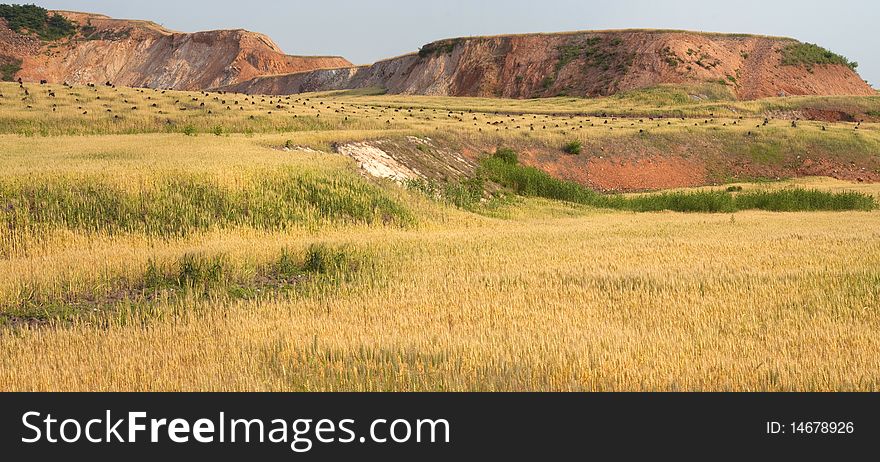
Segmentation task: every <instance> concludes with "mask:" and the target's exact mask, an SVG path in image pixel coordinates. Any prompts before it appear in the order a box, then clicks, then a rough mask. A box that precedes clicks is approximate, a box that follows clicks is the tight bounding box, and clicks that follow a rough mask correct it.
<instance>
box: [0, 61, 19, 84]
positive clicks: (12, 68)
mask: <svg viewBox="0 0 880 462" xmlns="http://www.w3.org/2000/svg"><path fill="white" fill-rule="evenodd" d="M20 70H21V60H20V59H14V60H12V61H11V62H7V63H4V64H0V80H2V81H4V82H12V81H13V80H15V74H17V73H18V71H20Z"/></svg>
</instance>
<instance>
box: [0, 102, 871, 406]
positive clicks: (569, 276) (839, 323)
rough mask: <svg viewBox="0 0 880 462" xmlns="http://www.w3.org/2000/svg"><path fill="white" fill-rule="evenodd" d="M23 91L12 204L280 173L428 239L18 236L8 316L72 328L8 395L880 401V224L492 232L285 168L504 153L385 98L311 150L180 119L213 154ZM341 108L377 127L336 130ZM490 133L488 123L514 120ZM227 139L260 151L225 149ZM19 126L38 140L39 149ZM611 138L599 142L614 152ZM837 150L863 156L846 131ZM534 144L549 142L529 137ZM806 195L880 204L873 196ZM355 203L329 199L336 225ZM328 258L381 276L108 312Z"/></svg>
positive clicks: (489, 225) (283, 234)
mask: <svg viewBox="0 0 880 462" xmlns="http://www.w3.org/2000/svg"><path fill="white" fill-rule="evenodd" d="M14 91H17V86H15V87H9V86H4V87H3V93H5V94H6V96H7V98H6V99H4V100H2V105H0V120H2V121H3V122H2V123H0V127H6V128H5V129H0V131H2V132H4V133H7V134H5V135H0V184H2V185H8V184H11V183H13V182H20V183H23V184H32V185H48V186H52V185H57V184H61V182H67V183H69V184H76V183H77V182H78V181H83V180H84V179H88V180H90V181H92V180H94V181H97V182H98V183H96V184H99V185H101V187H106V188H116V189H118V190H120V191H126V192H137V191H141V190H143V189H145V188H146V189H149V188H151V187H153V186H154V184H155V183H154V182H155V181H157V180H156V178H174V177H175V176H186V175H198V176H200V177H204V178H206V179H207V181H210V182H212V184H216V185H218V187H221V188H224V190H230V191H235V190H247V188H249V187H252V185H254V184H258V183H255V181H257V180H259V179H261V178H265V177H266V176H267V175H269V176H271V175H272V174H273V172H278V171H280V170H284V171H293V172H296V173H297V174H298V175H299V176H301V177H303V178H312V177H315V176H318V177H332V178H336V179H339V180H340V181H342V180H344V181H345V182H347V183H346V184H351V185H356V186H357V187H361V186H363V187H365V188H366V187H368V188H371V189H370V191H375V192H374V193H375V194H377V195H378V196H379V197H381V198H382V199H383V200H385V199H387V200H389V201H393V202H394V203H396V204H399V205H400V206H401V207H402V208H403V209H404V210H405V211H406V213H408V214H410V215H411V216H412V217H413V221H412V222H410V223H398V222H395V221H390V222H388V221H383V220H377V221H350V220H341V221H340V220H321V219H317V218H306V219H305V220H304V221H303V222H295V223H290V224H288V225H287V226H283V227H266V228H256V227H254V226H251V225H248V224H240V223H239V224H235V223H233V224H228V223H227V224H225V225H222V226H221V225H220V224H218V225H217V226H214V227H210V228H209V229H197V230H195V231H194V232H191V233H188V234H185V235H180V236H166V235H156V234H150V233H147V232H142V231H138V230H134V231H120V230H118V229H113V228H110V227H109V226H108V227H106V228H105V229H98V230H88V231H84V230H82V229H78V228H76V227H68V226H63V225H61V224H57V223H56V225H53V226H54V227H50V228H45V229H42V228H41V229H38V230H32V229H31V230H29V229H23V228H17V227H16V226H17V225H16V224H15V223H12V224H10V223H11V222H8V221H7V222H4V223H2V224H3V226H2V227H0V242H10V240H15V242H17V243H18V246H7V247H6V249H7V252H6V253H5V254H4V255H2V256H0V274H3V276H2V277H0V312H6V313H10V312H13V311H14V310H15V309H17V308H18V307H20V306H23V305H26V304H27V303H28V302H29V301H33V300H38V301H39V300H47V301H50V302H51V304H52V305H51V306H50V305H49V303H48V302H46V305H45V308H46V309H47V310H48V309H49V308H51V309H58V308H59V307H60V308H62V309H67V310H69V311H72V312H73V313H72V314H73V315H74V316H72V317H71V318H70V319H72V320H68V321H58V322H56V323H49V324H44V323H37V324H33V325H28V324H25V325H18V324H16V325H15V326H10V325H7V326H0V390H17V391H23V390H28V391H30V390H86V391H97V390H113V391H120V390H309V391H315V390H383V391H384V390H395V391H398V390H399V391H404V390H406V391H409V390H492V391H495V390H823V391H826V390H827V391H830V390H870V391H878V390H880V359H878V356H877V355H876V352H877V351H878V349H880V316H878V307H880V231H878V230H880V211H873V212H839V213H819V212H809V213H767V212H739V213H736V214H734V215H717V214H716V215H705V214H677V213H645V214H634V213H627V212H610V211H603V210H596V209H591V208H588V207H583V206H575V205H570V204H565V203H560V202H552V201H545V200H537V199H519V200H515V201H511V202H509V203H506V204H505V205H501V206H500V208H499V209H497V210H495V211H493V213H492V214H491V215H492V216H491V217H490V216H481V215H477V214H473V213H468V212H465V211H462V210H458V209H455V208H452V207H449V206H445V205H442V204H438V203H435V202H432V201H429V200H427V199H425V198H424V197H421V196H419V195H418V194H415V193H411V192H407V191H404V190H402V189H400V188H399V187H396V186H393V185H388V184H373V183H372V182H371V181H369V180H366V179H363V178H361V177H360V176H359V175H358V174H357V172H356V166H355V165H353V163H352V162H351V161H350V160H347V159H345V158H343V157H341V156H337V155H333V154H328V153H321V152H307V151H301V150H297V149H293V150H291V151H289V152H284V151H279V150H277V149H271V147H273V146H276V147H277V146H280V145H282V144H284V142H285V141H286V140H288V139H289V140H291V141H292V143H293V144H294V145H296V146H312V147H319V148H324V149H328V148H329V145H330V143H332V142H334V141H345V140H356V139H367V138H378V137H383V136H389V135H390V134H402V133H436V132H437V131H438V130H439V131H441V132H443V133H444V136H461V137H478V136H481V137H486V138H485V139H484V142H487V143H488V142H491V141H493V140H492V139H491V137H492V136H496V135H492V134H491V133H482V134H481V133H480V132H479V131H477V129H476V128H473V126H472V125H471V124H465V123H464V122H462V121H456V120H454V118H453V117H450V116H449V115H448V114H447V113H446V112H443V111H440V112H437V113H433V112H430V115H425V113H421V115H418V114H416V115H412V116H409V115H408V113H407V115H402V114H401V113H393V110H390V111H391V112H387V111H389V110H388V109H383V108H381V107H379V106H377V105H374V104H378V103H379V102H378V101H372V100H368V99H367V98H378V97H376V96H369V97H366V96H365V97H360V98H364V99H363V100H361V99H358V98H359V97H356V96H345V97H344V98H350V100H344V101H343V100H337V99H338V98H342V97H333V96H327V97H323V96H322V97H314V96H311V98H313V99H312V101H310V102H309V103H313V102H317V101H319V100H321V101H324V102H325V107H326V105H328V104H331V105H332V106H331V109H330V110H327V109H324V110H323V111H322V112H321V114H322V115H321V118H323V119H325V121H322V122H321V123H322V124H326V125H320V126H318V125H314V126H306V125H303V126H297V127H294V129H293V130H290V129H289V128H290V127H289V123H290V120H289V119H290V118H291V117H292V115H291V114H288V115H286V116H284V117H280V116H279V118H278V120H273V119H271V118H267V119H265V120H263V121H262V122H259V123H261V124H263V125H249V124H252V122H250V121H249V120H250V119H249V116H247V115H245V116H243V117H242V116H240V115H236V116H235V117H233V116H231V115H230V116H228V118H226V119H224V118H211V117H209V116H210V115H208V114H204V115H200V116H198V118H196V119H190V117H196V116H191V115H182V114H181V113H182V112H186V113H189V112H190V111H180V113H175V115H174V116H173V120H172V125H173V126H175V127H180V126H184V125H187V124H194V125H195V126H196V127H197V128H198V127H203V128H205V129H206V130H205V131H204V132H202V131H201V128H199V129H198V130H197V131H198V133H197V134H198V136H195V137H193V136H184V135H183V134H182V133H165V132H166V131H174V132H176V131H177V130H176V129H175V130H165V129H164V128H163V127H164V124H165V122H164V121H161V120H160V121H157V120H155V119H154V117H153V116H144V117H140V118H136V119H135V120H133V121H132V122H131V123H130V124H129V125H126V126H125V128H124V129H116V128H113V127H114V126H113V125H110V124H112V123H114V122H107V121H106V120H104V119H101V120H98V119H95V120H92V119H88V118H85V119H83V120H82V121H80V120H79V119H78V118H77V117H74V116H75V114H74V113H73V111H74V109H72V108H70V107H67V109H65V110H66V111H69V112H70V117H68V118H59V119H52V116H51V115H46V114H43V115H39V114H36V113H32V112H28V110H27V109H23V108H21V107H19V106H20V104H21V103H20V102H18V101H16V102H15V103H14V105H13V103H12V102H10V101H9V99H10V98H9V95H10V94H11V93H12V92H14ZM75 91H76V92H87V91H91V90H88V89H75ZM111 91H113V89H108V88H100V89H98V91H97V92H104V93H101V94H105V93H109V92H111ZM119 92H126V95H128V96H131V94H133V93H135V91H134V90H130V89H119ZM137 94H138V95H141V94H140V93H137ZM59 96H60V95H59ZM166 96H167V97H169V98H171V97H173V98H179V96H178V95H177V94H166ZM187 96H189V97H190V98H192V97H198V95H187ZM307 97H310V96H307ZM211 98H213V95H212V96H211ZM324 98H326V99H324ZM388 98H389V100H387V101H386V102H385V103H383V104H391V103H393V104H396V102H397V100H396V99H392V98H391V97H388ZM395 98H396V97H395ZM258 101H259V100H258ZM412 101H414V102H415V101H417V100H416V99H413V100H412ZM74 102H75V101H74ZM460 102H462V103H464V104H471V103H474V104H476V103H475V102H471V101H468V100H462V101H460ZM44 103H45V102H44V101H42V100H37V101H34V102H33V103H32V105H37V104H44ZM215 103H216V102H214V103H211V104H215ZM91 104H92V105H93V106H94V105H98V106H100V104H103V103H98V102H97V100H95V101H92V102H91ZM479 104H483V103H482V102H481V103H479ZM499 104H506V103H504V102H501V103H499ZM93 106H90V107H93ZM341 107H346V108H349V109H347V110H350V109H354V110H358V111H361V112H363V114H361V115H362V116H363V118H364V120H357V119H356V117H355V115H354V114H352V113H351V112H349V113H348V114H347V115H344V113H336V112H334V111H335V110H337V109H339V108H341ZM355 108H356V109H355ZM258 110H262V109H253V111H254V114H253V115H255V114H256V111H258ZM297 110H298V111H312V109H311V108H310V106H307V107H306V109H304V110H303V109H297ZM382 110H385V111H386V112H385V113H382V112H381V111H382ZM315 111H317V110H315ZM429 111H430V110H429ZM239 112H241V111H239ZM416 112H418V111H416ZM215 114H216V113H215ZM245 114H247V111H245ZM299 114H300V117H305V116H306V112H299ZM310 114H311V113H310ZM367 114H368V115H367ZM211 115H214V114H211ZM313 115H317V114H313ZM169 116H170V114H169ZM535 116H537V114H535ZM96 117H97V116H96ZM101 117H106V115H104V114H102V115H101ZM218 117H220V116H218ZM223 117H226V116H223ZM300 117H298V118H300ZM344 117H349V120H348V121H345V119H344ZM380 117H387V118H388V119H389V120H390V118H391V117H395V119H396V120H395V121H393V122H392V123H391V124H386V123H385V121H384V120H380ZM428 117H431V118H430V119H429V118H428ZM479 117H481V122H482V123H481V125H484V126H485V122H486V120H495V121H497V120H500V119H502V118H503V116H494V114H482V115H479ZM315 118H316V119H317V117H315ZM459 118H461V115H460V114H459ZM199 120H201V122H200V121H199ZM549 120H552V121H554V122H555V121H557V120H558V121H559V122H560V123H564V122H565V121H567V119H566V118H563V117H558V118H555V119H554V118H550V119H549ZM468 122H470V121H468ZM692 122H693V121H690V120H688V121H683V122H682V123H681V126H680V127H678V128H679V130H685V129H686V127H690V126H692V125H693V123H692ZM221 123H222V124H225V125H226V126H229V127H236V130H234V131H239V132H240V133H238V134H232V135H228V134H225V133H223V134H222V135H221V136H214V135H212V134H210V127H212V126H214V124H221ZM615 123H619V124H620V125H619V126H620V127H621V128H622V129H623V128H625V127H627V126H629V124H628V123H626V122H623V121H615ZM16 124H18V125H16ZM239 124H240V125H239ZM346 124H348V125H346ZM377 125H378V126H377ZM389 125H390V127H389ZM465 125H467V126H465ZM21 126H30V127H31V129H32V130H33V132H32V133H25V134H24V135H25V136H22V134H20V132H18V131H17V130H18V129H15V127H21ZM38 127H43V128H44V129H45V131H44V132H42V133H41V132H40V130H41V129H39V128H38ZM248 127H250V128H248ZM456 127H457V128H456ZM810 127H812V125H811V124H804V130H805V131H806V130H809V129H811V128H810ZM728 128H730V127H728ZM249 129H250V130H251V131H252V132H253V133H248V130H249ZM604 129H605V128H604V127H601V128H596V129H595V130H594V131H593V132H587V131H586V130H587V129H586V128H585V129H584V130H585V133H594V134H596V136H616V135H611V134H607V135H600V133H604V132H602V131H601V130H604ZM663 129H664V130H669V131H670V133H672V132H674V131H675V126H668V127H664V128H663ZM696 129H699V130H703V129H702V128H695V130H696ZM719 129H720V128H719ZM730 129H731V130H733V128H730ZM706 130H708V129H706ZM737 130H739V128H737ZM127 131H132V132H135V133H133V134H125V133H126V132H127ZM229 131H233V130H231V129H230V130H229ZM511 131H516V130H515V129H511ZM830 131H831V132H832V133H838V132H839V136H841V137H843V136H853V135H852V134H851V131H852V127H848V126H845V125H840V126H837V125H834V126H831V127H830ZM139 132H144V133H146V134H141V133H139ZM16 133H19V134H16ZM76 133H83V134H86V135H76ZM88 133H92V134H88ZM497 133H498V135H497V136H499V137H502V136H508V135H503V134H504V132H503V131H499V132H497ZM40 135H45V136H40ZM526 135H528V136H538V135H530V134H529V133H526V132H525V130H520V131H518V132H517V134H516V135H513V134H511V135H509V136H510V137H514V136H526ZM545 136H547V137H548V140H547V142H548V143H551V142H553V143H555V142H556V138H557V137H558V138H559V139H563V138H564V135H561V134H552V135H550V134H548V135H545ZM857 136H860V137H865V138H867V139H868V140H869V141H870V142H871V143H873V142H875V141H874V140H876V137H877V131H876V129H875V128H874V127H871V126H869V125H867V124H866V125H864V128H863V129H862V132H860V133H859V134H858V135H857ZM792 138H794V136H792ZM792 183H793V184H797V185H804V186H808V187H810V188H816V189H826V190H834V191H841V190H856V189H857V190H859V191H860V192H865V193H869V194H873V195H875V196H876V197H880V186H877V185H867V184H861V185H852V184H849V183H843V182H839V181H833V180H827V179H804V180H793V182H792ZM786 185H787V184H769V185H745V186H746V188H747V189H750V188H771V189H772V188H779V187H785V186H786ZM98 189H99V190H100V188H98ZM348 191H349V190H348V189H330V190H328V192H326V193H325V195H326V196H328V197H329V199H330V200H331V203H333V204H337V202H332V201H333V200H335V199H336V197H337V195H340V196H341V195H348V194H349V192H348ZM371 194H373V193H371ZM8 199H9V198H2V197H0V207H2V206H4V205H5V204H7V202H6V200H8ZM37 206H38V207H39V204H37ZM334 206H335V205H334ZM88 213H91V212H88ZM315 243H324V244H326V245H327V246H329V247H330V248H334V249H353V250H352V251H353V252H356V253H358V254H359V255H365V256H366V257H365V258H367V259H368V261H369V263H368V264H364V265H362V266H360V267H359V268H357V271H356V272H354V273H353V274H352V275H351V277H347V278H344V279H343V280H339V281H334V282H333V283H326V284H324V283H317V282H316V283H315V285H314V286H310V288H309V290H294V291H291V292H285V293H270V294H267V295H265V296H248V297H242V296H235V295H231V294H230V292H229V291H228V290H227V289H228V288H229V287H226V286H219V287H218V288H216V290H212V291H209V292H206V293H195V292H188V293H185V294H183V295H181V296H171V297H164V298H161V299H155V300H154V299H150V300H146V301H144V300H140V301H139V304H138V303H136V304H134V305H133V309H141V308H144V306H147V308H148V309H145V310H144V311H143V312H139V313H138V314H139V317H137V316H136V317H135V318H134V319H135V322H132V319H133V318H131V317H122V316H117V314H118V313H117V311H116V310H119V309H121V308H120V306H119V305H117V304H114V303H109V302H108V303H98V302H100V301H101V300H103V299H104V298H108V297H109V296H110V294H112V293H113V292H114V291H115V290H117V289H118V287H119V284H127V285H128V286H130V287H139V284H142V279H143V278H144V270H145V268H147V267H149V265H150V264H151V262H158V263H159V264H168V263H169V262H174V261H178V260H179V259H180V258H181V256H183V255H207V256H222V258H223V261H224V262H227V263H228V272H229V274H228V277H229V278H231V279H234V280H235V281H238V282H237V283H242V281H244V283H245V284H247V283H248V281H253V280H254V275H255V274H257V273H259V271H260V268H263V267H265V266H266V265H267V264H270V263H271V262H273V261H276V260H277V258H278V255H279V254H281V253H283V252H285V251H290V252H292V253H293V254H295V255H302V254H303V252H305V251H306V250H307V249H308V248H309V247H310V246H312V245H313V244H315ZM89 297H91V298H89ZM102 297H103V298H102ZM96 300H97V302H96ZM72 301H76V303H73V302H72ZM104 301H105V302H106V300H104ZM38 307H39V306H38ZM90 308H91V309H93V310H95V311H94V312H91V313H90V312H88V311H89V309H90ZM68 314H70V313H68Z"/></svg>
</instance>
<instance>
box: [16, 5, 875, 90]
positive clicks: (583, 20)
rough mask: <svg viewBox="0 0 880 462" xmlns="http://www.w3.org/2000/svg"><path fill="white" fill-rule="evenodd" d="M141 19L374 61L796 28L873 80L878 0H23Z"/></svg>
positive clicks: (789, 32) (799, 35)
mask: <svg viewBox="0 0 880 462" xmlns="http://www.w3.org/2000/svg"><path fill="white" fill-rule="evenodd" d="M30 2H33V3H37V4H39V5H40V6H43V7H46V8H49V9H65V10H76V11H88V12H93V13H103V14H106V15H109V16H113V17H116V18H128V19H146V20H151V21H154V22H157V23H159V24H162V25H163V26H165V27H167V28H170V29H174V30H178V31H184V32H195V31H200V30H209V29H238V28H243V29H248V30H252V31H255V32H262V33H265V34H267V35H269V36H271V37H272V38H273V39H274V40H275V42H277V43H278V44H279V45H280V46H281V48H282V49H283V50H284V51H285V52H286V53H288V54H303V55H341V56H344V57H346V58H348V59H349V60H350V61H352V62H354V63H355V64H367V63H372V62H374V61H376V60H379V59H382V58H389V57H392V56H397V55H400V54H403V53H408V52H412V51H416V50H418V48H419V47H420V46H422V45H424V44H425V43H428V42H431V41H434V40H438V39H442V38H450V37H459V36H470V35H496V34H509V33H525V32H560V31H571V30H586V29H621V28H657V29H688V30H702V31H712V32H739V33H754V34H763V35H779V36H788V37H793V38H796V39H798V40H801V41H805V42H813V43H818V44H820V45H822V46H824V47H826V48H829V49H831V50H832V51H835V52H837V53H840V54H842V55H844V56H846V57H847V58H849V59H851V60H855V61H858V63H859V69H858V71H859V73H860V74H861V75H862V77H863V78H864V79H866V80H868V81H869V82H871V83H872V84H873V85H874V86H875V87H878V86H880V51H878V48H880V31H878V29H880V2H877V1H876V0H836V1H830V2H829V1H828V0H772V1H768V0H735V1H730V0H725V1H717V0H667V1H652V0H604V1H576V0H482V1H477V0H473V1H465V0H428V1H419V0H408V1H407V0H308V1H297V0H293V1H270V0H248V1H240V0H239V1H233V0H189V1H182V0H146V1H145V0H126V1H120V0H57V1H55V0H42V1H41V0H23V1H22V3H30Z"/></svg>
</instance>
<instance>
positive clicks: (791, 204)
mask: <svg viewBox="0 0 880 462" xmlns="http://www.w3.org/2000/svg"><path fill="white" fill-rule="evenodd" d="M479 174H480V175H483V176H484V177H485V178H486V179H487V180H489V181H493V182H495V183H498V184H499V185H502V186H504V187H506V188H510V189H511V190H513V192H515V193H516V194H519V195H521V196H529V197H543V198H547V199H556V200H561V201H567V202H573V203H577V204H584V205H590V206H594V207H599V208H609V209H616V210H630V211H634V212H656V211H663V210H669V211H675V212H702V213H730V212H736V211H740V210H769V211H774V212H800V211H843V210H863V211H867V210H873V209H874V208H875V207H876V204H875V202H874V198H873V197H872V196H869V195H866V194H862V193H856V192H841V193H832V192H825V191H816V190H804V189H785V190H781V191H750V192H737V191H693V192H669V193H659V194H645V195H639V196H623V195H601V194H599V193H597V192H595V191H593V190H591V189H589V188H586V187H584V186H581V185H580V184H577V183H574V182H571V181H565V180H560V179H558V178H554V177H552V176H551V175H549V174H548V173H546V172H543V171H541V170H538V169H536V168H534V167H527V166H523V165H519V164H516V163H510V162H508V161H505V160H504V159H502V158H499V157H495V156H492V157H487V158H485V159H484V160H483V161H482V163H481V167H480V171H479Z"/></svg>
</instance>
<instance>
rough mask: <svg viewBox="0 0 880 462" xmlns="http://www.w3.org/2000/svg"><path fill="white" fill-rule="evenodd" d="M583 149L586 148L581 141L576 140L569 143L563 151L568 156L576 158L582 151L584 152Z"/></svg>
mask: <svg viewBox="0 0 880 462" xmlns="http://www.w3.org/2000/svg"><path fill="white" fill-rule="evenodd" d="M583 147H584V146H583V144H582V143H581V142H580V141H578V140H574V141H569V142H568V143H566V144H565V146H563V147H562V151H563V152H565V153H566V154H571V155H575V156H576V155H578V154H580V153H581V150H583Z"/></svg>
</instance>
